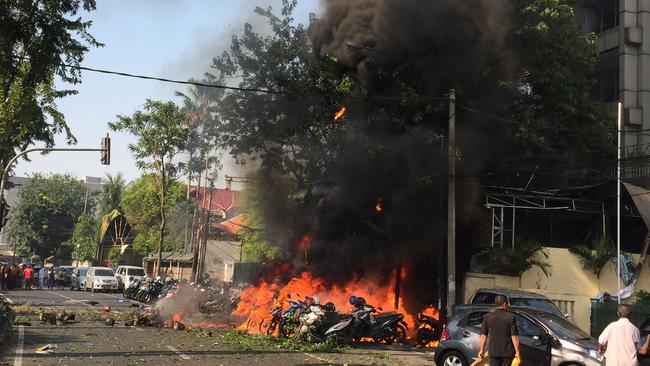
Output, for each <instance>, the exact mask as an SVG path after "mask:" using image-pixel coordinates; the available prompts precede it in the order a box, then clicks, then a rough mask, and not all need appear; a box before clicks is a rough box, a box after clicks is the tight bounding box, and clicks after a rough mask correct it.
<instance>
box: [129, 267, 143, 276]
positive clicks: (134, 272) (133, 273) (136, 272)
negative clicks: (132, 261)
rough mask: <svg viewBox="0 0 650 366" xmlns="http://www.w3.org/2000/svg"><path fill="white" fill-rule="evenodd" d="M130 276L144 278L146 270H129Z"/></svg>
mask: <svg viewBox="0 0 650 366" xmlns="http://www.w3.org/2000/svg"><path fill="white" fill-rule="evenodd" d="M128 274H129V276H144V269H142V268H129V269H128Z"/></svg>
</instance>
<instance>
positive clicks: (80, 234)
mask: <svg viewBox="0 0 650 366" xmlns="http://www.w3.org/2000/svg"><path fill="white" fill-rule="evenodd" d="M70 242H71V244H72V258H73V259H79V260H82V261H83V260H92V259H94V258H95V254H96V253H97V247H98V245H99V220H97V218H96V217H94V216H91V215H81V216H79V219H78V220H77V223H76V224H75V226H74V232H73V233H72V239H71V240H70Z"/></svg>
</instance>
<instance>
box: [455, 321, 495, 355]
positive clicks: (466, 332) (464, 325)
mask: <svg viewBox="0 0 650 366" xmlns="http://www.w3.org/2000/svg"><path fill="white" fill-rule="evenodd" d="M487 313H489V311H488V310H477V311H473V312H471V313H469V314H467V315H466V316H465V317H464V318H463V319H461V321H459V322H458V330H457V332H456V334H455V335H454V339H456V340H458V341H459V342H460V343H462V344H463V346H464V348H465V354H466V355H470V356H471V357H476V355H477V354H478V349H479V348H480V347H481V328H482V327H483V316H484V315H485V314H487Z"/></svg>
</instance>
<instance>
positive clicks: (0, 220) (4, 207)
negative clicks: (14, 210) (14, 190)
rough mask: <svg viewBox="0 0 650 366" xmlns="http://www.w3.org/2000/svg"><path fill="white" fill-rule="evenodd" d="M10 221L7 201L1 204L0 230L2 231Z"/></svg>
mask: <svg viewBox="0 0 650 366" xmlns="http://www.w3.org/2000/svg"><path fill="white" fill-rule="evenodd" d="M8 220H9V205H8V204H7V201H5V200H2V202H0V229H2V228H3V227H4V226H5V224H6V223H7V221H8Z"/></svg>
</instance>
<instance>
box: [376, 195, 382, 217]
mask: <svg viewBox="0 0 650 366" xmlns="http://www.w3.org/2000/svg"><path fill="white" fill-rule="evenodd" d="M383 200H384V197H380V198H379V199H377V202H375V212H377V213H378V214H380V213H381V212H382V211H383V210H384V206H383Z"/></svg>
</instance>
